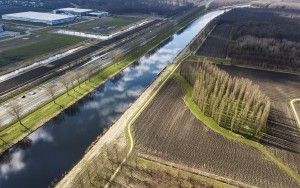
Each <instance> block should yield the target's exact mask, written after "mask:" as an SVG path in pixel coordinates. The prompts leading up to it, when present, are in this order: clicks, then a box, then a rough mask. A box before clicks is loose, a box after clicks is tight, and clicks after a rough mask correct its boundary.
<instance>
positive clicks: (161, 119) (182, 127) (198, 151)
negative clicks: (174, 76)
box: [133, 80, 298, 187]
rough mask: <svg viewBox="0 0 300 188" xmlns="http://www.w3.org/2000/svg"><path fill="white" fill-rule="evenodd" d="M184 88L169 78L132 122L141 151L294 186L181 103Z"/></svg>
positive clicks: (256, 181) (250, 180)
mask: <svg viewBox="0 0 300 188" xmlns="http://www.w3.org/2000/svg"><path fill="white" fill-rule="evenodd" d="M184 95H185V94H184V91H183V90H182V89H181V87H180V85H179V84H178V83H177V82H176V81H174V80H170V81H168V82H167V84H166V85H165V86H164V87H163V88H162V90H161V91H160V92H159V94H158V95H157V96H156V98H155V99H154V100H153V101H152V102H151V104H150V105H149V106H148V107H147V108H146V109H145V111H144V112H143V113H142V114H141V115H140V117H139V118H138V119H137V121H136V123H135V125H134V128H133V129H134V134H135V140H136V147H137V149H138V150H139V151H140V152H142V153H148V154H151V155H156V156H159V157H163V158H164V159H166V160H169V161H173V162H177V163H182V164H185V165H189V166H190V167H194V168H197V169H199V170H202V171H205V172H209V173H213V174H216V175H219V176H223V177H226V178H229V179H233V180H235V181H241V182H244V183H247V184H251V185H255V186H259V187H298V185H297V184H296V183H295V182H294V180H292V179H291V178H290V177H289V176H287V175H286V174H284V173H283V172H282V171H281V170H280V169H278V168H277V166H275V165H274V164H273V163H271V162H270V161H268V160H266V159H265V158H264V157H263V156H262V155H261V154H260V153H259V152H258V151H256V150H255V149H253V148H250V147H248V146H245V145H241V144H239V143H236V142H233V141H230V140H227V139H225V138H224V137H222V136H220V135H218V134H216V133H214V132H212V131H211V130H209V129H208V128H207V127H206V126H205V125H203V124H202V123H201V122H199V121H198V120H197V119H196V118H195V117H194V116H193V115H192V114H191V113H190V111H189V110H188V109H187V108H186V107H185V104H184V101H183V100H182V99H183V97H184Z"/></svg>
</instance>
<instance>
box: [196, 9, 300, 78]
mask: <svg viewBox="0 0 300 188" xmlns="http://www.w3.org/2000/svg"><path fill="white" fill-rule="evenodd" d="M299 15H300V11H299V10H288V9H264V8H260V9H257V8H243V9H234V10H231V11H229V12H227V13H225V14H224V15H222V16H221V17H219V18H218V24H217V26H216V27H215V29H214V30H213V31H212V33H211V34H210V36H208V38H207V40H206V41H205V42H204V43H203V45H202V46H201V47H200V49H199V50H198V51H197V54H198V55H200V56H210V57H219V58H225V57H226V58H227V57H228V58H230V59H231V63H232V64H236V65H245V66H250V67H259V68H264V69H272V70H285V71H290V72H299V71H300V61H299V54H300V53H299V52H300V38H299V32H300V24H299V23H300V22H299V21H300V17H299ZM245 20H246V21H245ZM270 46H272V48H270Z"/></svg>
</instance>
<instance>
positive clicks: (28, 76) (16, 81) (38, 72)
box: [0, 19, 160, 95]
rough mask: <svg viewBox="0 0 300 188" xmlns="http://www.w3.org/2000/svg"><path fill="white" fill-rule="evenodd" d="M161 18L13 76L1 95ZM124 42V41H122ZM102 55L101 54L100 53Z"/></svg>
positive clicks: (155, 22) (1, 84) (2, 84)
mask: <svg viewBox="0 0 300 188" xmlns="http://www.w3.org/2000/svg"><path fill="white" fill-rule="evenodd" d="M159 22H160V20H157V19H156V20H153V21H151V22H149V23H146V24H144V25H142V26H140V27H137V28H134V29H132V30H130V31H128V32H125V33H121V34H120V35H117V36H115V37H113V38H111V39H108V40H105V41H101V42H99V43H97V44H94V45H92V46H89V47H87V48H84V49H81V50H79V51H77V52H75V53H73V54H70V55H68V56H66V57H63V58H61V59H58V60H56V61H53V62H52V63H50V64H48V65H44V66H40V67H37V68H35V69H32V70H30V71H27V72H25V73H22V74H20V75H18V76H16V77H13V78H11V79H8V80H5V81H3V82H1V83H0V95H4V94H7V93H9V92H11V91H13V90H15V89H17V88H19V87H21V86H24V85H26V84H28V83H30V82H31V81H34V80H37V79H39V78H41V77H44V76H46V75H47V74H50V73H51V72H54V71H56V70H59V69H61V68H63V67H66V66H67V65H70V64H72V63H74V61H76V60H78V59H81V58H82V57H84V56H87V55H89V54H92V53H94V52H96V51H98V50H100V49H102V48H104V47H106V46H109V45H111V44H113V43H116V42H119V41H122V40H124V39H126V38H129V37H130V36H132V35H134V34H136V33H138V32H141V31H142V30H144V29H146V28H148V27H150V26H153V25H155V24H157V23H159ZM121 44H123V43H121ZM121 44H119V45H118V46H120V45H121ZM106 52H107V51H105V52H103V53H102V54H104V53H106ZM100 55H101V54H100ZM83 63H84V62H79V63H77V64H76V65H74V66H73V67H72V68H76V67H78V66H81V65H82V64H83Z"/></svg>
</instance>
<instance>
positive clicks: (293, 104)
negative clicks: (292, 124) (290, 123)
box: [290, 98, 300, 129]
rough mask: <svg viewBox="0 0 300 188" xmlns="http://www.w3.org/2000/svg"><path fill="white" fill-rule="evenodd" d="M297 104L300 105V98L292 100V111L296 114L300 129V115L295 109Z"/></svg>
mask: <svg viewBox="0 0 300 188" xmlns="http://www.w3.org/2000/svg"><path fill="white" fill-rule="evenodd" d="M297 102H299V103H300V98H298V99H293V100H291V101H290V105H291V108H292V111H293V113H294V116H295V119H296V121H297V126H298V128H299V129H300V117H299V114H298V112H297V110H296V108H295V103H297Z"/></svg>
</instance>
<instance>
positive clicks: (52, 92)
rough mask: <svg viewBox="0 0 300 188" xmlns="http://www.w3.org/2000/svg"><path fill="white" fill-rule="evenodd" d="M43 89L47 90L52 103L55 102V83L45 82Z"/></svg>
mask: <svg viewBox="0 0 300 188" xmlns="http://www.w3.org/2000/svg"><path fill="white" fill-rule="evenodd" d="M45 89H46V91H47V95H49V96H50V97H51V99H52V101H53V102H54V104H56V102H55V93H56V84H47V85H46V86H45Z"/></svg>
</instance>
